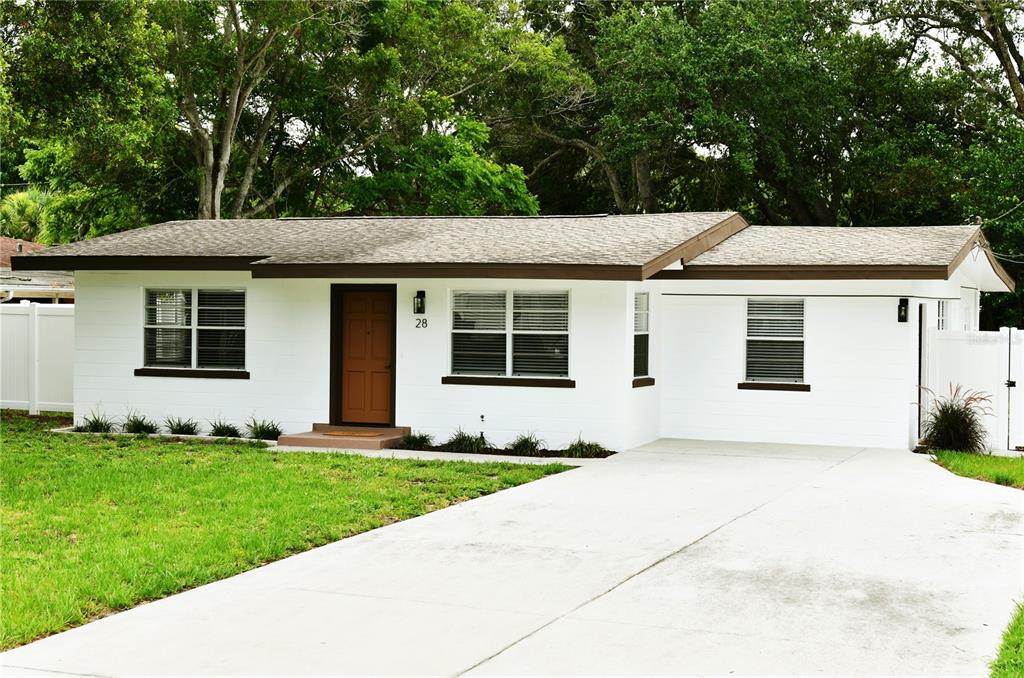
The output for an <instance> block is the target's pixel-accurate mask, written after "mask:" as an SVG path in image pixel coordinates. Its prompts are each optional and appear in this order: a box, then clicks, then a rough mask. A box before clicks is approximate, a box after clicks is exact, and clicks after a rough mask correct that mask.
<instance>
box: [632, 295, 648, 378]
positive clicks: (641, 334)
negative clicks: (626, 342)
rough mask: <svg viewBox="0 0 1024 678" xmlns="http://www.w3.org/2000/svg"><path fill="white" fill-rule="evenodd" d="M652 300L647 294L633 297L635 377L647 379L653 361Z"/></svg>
mask: <svg viewBox="0 0 1024 678" xmlns="http://www.w3.org/2000/svg"><path fill="white" fill-rule="evenodd" d="M650 304H651V299H650V295H649V294H648V293H647V292H637V293H636V294H635V295H634V296H633V376H634V377H646V376H649V373H650V360H651V352H650V349H651V341H650V329H651V305H650Z"/></svg>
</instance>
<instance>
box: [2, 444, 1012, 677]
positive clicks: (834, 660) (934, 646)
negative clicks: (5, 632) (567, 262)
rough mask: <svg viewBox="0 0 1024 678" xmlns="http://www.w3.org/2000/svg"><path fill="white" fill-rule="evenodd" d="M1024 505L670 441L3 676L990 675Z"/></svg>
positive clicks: (326, 551)
mask: <svg viewBox="0 0 1024 678" xmlns="http://www.w3.org/2000/svg"><path fill="white" fill-rule="evenodd" d="M1022 514H1024V493H1022V492H1021V491H1019V490H1014V489H1010V488H1004V487H999V486H995V485H990V484H986V483H982V482H979V481H974V480H968V479H964V478H958V477H956V476H953V475H951V474H949V473H947V472H946V471H944V470H943V469H941V468H939V467H938V466H935V465H934V464H932V463H930V462H929V460H928V458H927V457H924V456H920V455H914V454H910V453H907V452H901V451H894V450H857V449H850V448H827V447H804V446H780V445H749V444H734V443H706V442H697V441H660V442H658V443H655V444H652V445H649V446H646V447H644V448H641V449H639V450H634V451H631V452H627V453H624V454H620V455H616V456H615V457H612V458H611V459H609V460H607V461H606V462H604V463H599V464H596V463H595V464H589V465H586V466H584V467H582V468H579V469H576V470H573V471H569V472H567V473H564V474H561V475H558V476H553V477H549V478H545V479H543V480H540V481H537V482H534V483H531V484H528V485H525V486H522V487H518V488H515V489H511V490H507V491H505V492H500V493H498V494H495V495H491V496H488V497H484V498H481V499H478V500H475V501H471V502H467V503H464V504H460V505H457V506H454V507H451V508H448V509H445V510H442V511H438V512H435V513H432V514H429V515H426V516H422V517H419V518H416V519H413V520H408V521H405V522H403V523H398V524H395V525H391V526H389V527H385V528H382V529H379V530H375V531H373V532H368V533H365V534H362V535H359V536H356V537H353V538H350V539H346V540H344V541H341V542H337V543H334V544H330V545H328V546H325V547H322V548H319V549H316V550H313V551H310V552H308V553H304V554H301V555H298V556H294V557H292V558H288V559H286V560H283V561H280V562H277V563H274V564H271V565H268V566H266V567H263V568H260V569H258V570H254V571H252V572H248V573H245V574H242V575H239V576H237V577H232V578H231V579H227V580H224V581H221V582H217V583H215V584H211V585H208V586H204V587H201V588H199V589H195V590H193V591H189V592H186V593H182V594H180V595H176V596H173V597H171V598H167V599H164V600H161V601H157V602H154V603H150V604H147V605H143V606H140V607H138V608H135V609H133V610H130V611H128V612H124V613H121V614H118V615H114V616H111V617H108V618H106V619H102V620H99V621H97V622H93V623H92V624H89V625H87V626H84V627H81V628H78V629H74V630H71V631H68V632H66V633H62V634H60V635H57V636H53V637H51V638H47V639H44V640H41V641H38V642H36V643H33V644H31V645H28V646H25V647H22V648H18V649H15V650H12V651H10V652H7V653H5V654H3V655H0V664H3V665H5V666H6V667H8V668H6V669H5V671H4V673H5V675H16V674H19V673H26V672H27V671H25V669H36V670H40V671H58V672H64V673H72V674H92V675H103V676H112V675H131V674H158V675H169V674H233V675H242V674H249V675H251V674H262V675H266V674H307V675H308V674H434V675H460V674H463V673H469V674H533V675H539V674H666V673H675V674H698V673H699V674H728V673H735V674H793V673H799V674H812V673H823V674H837V673H839V674H972V675H984V674H987V668H986V664H987V662H988V661H990V660H991V658H992V657H993V656H994V654H995V652H996V649H997V648H998V645H999V640H1000V635H1001V633H1002V630H1003V628H1004V627H1005V626H1006V624H1007V622H1008V621H1009V619H1010V617H1011V615H1012V612H1013V607H1014V603H1013V601H1014V599H1021V597H1022V592H1024V581H1022V562H1024V561H1022V558H1024V535H1022V526H1024V515H1022Z"/></svg>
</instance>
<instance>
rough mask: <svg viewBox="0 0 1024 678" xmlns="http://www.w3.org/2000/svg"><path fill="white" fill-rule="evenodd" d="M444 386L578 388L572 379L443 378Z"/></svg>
mask: <svg viewBox="0 0 1024 678" xmlns="http://www.w3.org/2000/svg"><path fill="white" fill-rule="evenodd" d="M441 383H442V384H463V385H471V386H532V387H535V388H576V382H575V381H573V380H572V379H546V378H536V377H465V376H452V377H441Z"/></svg>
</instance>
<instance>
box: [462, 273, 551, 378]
mask: <svg viewBox="0 0 1024 678" xmlns="http://www.w3.org/2000/svg"><path fill="white" fill-rule="evenodd" d="M451 366H452V368H451V371H452V374H459V375H480V376H513V377H567V376H569V293H568V292H514V291H480V292H476V291H457V292H454V293H453V294H452V363H451Z"/></svg>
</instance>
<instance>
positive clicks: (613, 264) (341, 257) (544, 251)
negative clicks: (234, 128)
mask: <svg viewBox="0 0 1024 678" xmlns="http://www.w3.org/2000/svg"><path fill="white" fill-rule="evenodd" d="M746 225H747V222H746V221H745V220H744V219H743V217H741V216H740V215H739V214H736V213H734V212H689V213H680V214H648V215H644V214H640V215H593V216H551V217H338V218H324V219H239V220H219V221H209V220H194V221H171V222H167V223H164V224H157V225H155V226H150V227H148V228H141V229H137V230H133V231H126V232H123V233H118V234H114V235H109V236H104V237H101V238H95V239H93V240H83V241H81V242H77V243H72V244H69V245H64V246H62V247H54V248H51V249H49V250H47V251H45V252H42V253H39V254H36V255H33V256H30V257H23V258H21V260H19V261H17V263H16V268H18V267H22V266H24V267H32V268H38V267H51V266H52V267H60V268H65V267H66V268H73V269H83V268H98V269H102V268H196V267H199V268H204V269H236V270H243V269H244V270H251V271H252V272H253V275H254V276H258V277H276V276H309V275H329V276H354V275H358V276H364V277H365V276H371V275H405V276H408V277H413V276H433V277H449V276H451V277H455V276H460V277H481V276H507V277H521V278H530V277H546V278H559V277H562V278H594V279H625V280H641V279H644V278H647V277H649V276H650V275H652V274H653V273H656V272H657V271H659V270H661V269H662V268H664V267H665V266H666V265H668V264H670V263H672V262H674V261H678V260H680V259H683V258H687V255H688V254H689V255H692V254H695V253H696V252H697V251H703V249H706V248H707V247H709V246H712V245H714V244H717V243H718V242H720V241H721V240H722V239H724V238H726V237H728V236H729V235H732V234H733V233H735V232H736V231H738V230H740V229H742V228H744V227H745V226H746Z"/></svg>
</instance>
